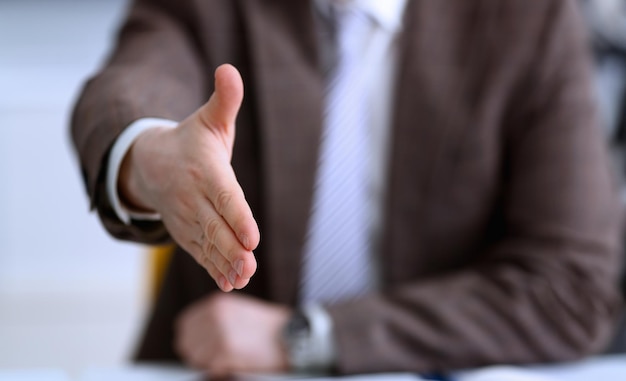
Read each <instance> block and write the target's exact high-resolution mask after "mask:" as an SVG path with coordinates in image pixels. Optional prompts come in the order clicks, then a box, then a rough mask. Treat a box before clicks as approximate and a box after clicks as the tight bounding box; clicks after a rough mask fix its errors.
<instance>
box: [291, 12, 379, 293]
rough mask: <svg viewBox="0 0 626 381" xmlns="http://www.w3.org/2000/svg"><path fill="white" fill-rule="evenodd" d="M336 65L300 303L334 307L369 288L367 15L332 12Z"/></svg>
mask: <svg viewBox="0 0 626 381" xmlns="http://www.w3.org/2000/svg"><path fill="white" fill-rule="evenodd" d="M335 11H336V12H335V15H336V18H335V19H336V21H337V24H336V27H337V28H336V43H337V60H336V64H335V66H334V68H333V70H332V72H331V73H330V74H329V75H328V76H327V86H326V94H325V96H326V98H325V99H326V103H325V111H324V128H323V132H322V137H321V141H320V152H319V158H318V168H317V176H316V181H315V189H314V195H313V203H312V210H311V217H310V220H309V228H308V234H307V238H306V242H305V248H304V256H303V269H302V274H303V276H302V284H301V292H302V294H301V297H302V301H303V302H305V303H309V302H315V303H328V304H332V303H336V302H339V301H341V300H346V299H351V298H355V297H358V296H359V295H362V294H364V293H366V292H368V291H370V290H371V289H372V285H371V280H372V276H373V273H372V272H373V268H372V267H373V266H372V258H371V251H372V250H371V246H372V243H371V240H370V233H371V232H370V216H369V207H368V205H369V201H370V200H369V197H370V196H369V195H368V176H369V168H370V166H369V164H370V163H369V157H368V148H369V144H370V133H369V131H368V128H367V120H368V118H369V115H368V109H367V104H366V98H365V93H366V78H365V77H364V74H363V73H364V71H363V70H362V69H363V68H362V65H360V60H361V59H362V57H363V54H364V48H365V47H364V46H359V44H358V41H362V38H361V39H359V37H362V36H363V35H364V34H365V33H368V31H369V30H370V29H369V28H371V27H372V24H371V21H370V20H369V19H368V17H367V15H365V14H364V13H362V12H359V11H358V10H355V9H353V8H336V9H335Z"/></svg>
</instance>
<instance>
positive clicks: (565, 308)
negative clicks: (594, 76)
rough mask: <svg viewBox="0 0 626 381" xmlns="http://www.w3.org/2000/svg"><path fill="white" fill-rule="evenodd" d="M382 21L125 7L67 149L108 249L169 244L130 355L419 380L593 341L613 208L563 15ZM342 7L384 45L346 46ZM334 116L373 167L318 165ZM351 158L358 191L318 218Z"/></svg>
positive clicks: (455, 4)
mask: <svg viewBox="0 0 626 381" xmlns="http://www.w3.org/2000/svg"><path fill="white" fill-rule="evenodd" d="M385 3H387V2H385ZM389 3H390V4H393V5H390V6H389V7H390V9H395V11H391V12H388V11H387V9H386V8H385V7H384V6H383V7H382V8H381V4H382V2H375V1H357V0H355V1H336V2H333V1H324V0H320V1H298V2H296V1H288V0H265V1H232V0H228V1H227V0H222V1H217V0H216V1H207V2H192V1H176V2H174V1H165V0H161V1H159V0H152V1H149V0H138V1H135V2H134V3H133V6H132V8H131V10H130V13H129V16H128V20H127V22H126V24H125V26H124V28H123V29H122V32H121V34H120V38H119V42H118V46H117V47H116V49H115V51H114V53H113V55H112V57H111V59H110V60H109V62H108V63H107V64H106V66H105V67H104V68H103V70H102V71H101V72H100V73H99V74H98V75H97V76H96V77H94V79H92V80H91V81H90V82H89V83H88V84H87V86H86V88H85V90H84V92H83V95H82V97H81V99H80V101H79V102H78V105H77V107H76V111H75V114H74V118H73V122H72V131H73V138H74V142H75V144H76V147H77V150H78V153H79V156H80V159H81V164H82V169H83V174H84V177H85V182H86V185H87V189H88V192H89V194H90V196H91V200H92V205H93V206H94V207H96V208H97V210H98V212H99V214H100V216H101V217H102V221H103V222H104V224H105V226H106V227H107V229H108V230H109V231H110V232H111V233H112V234H113V235H114V236H116V237H119V238H122V239H129V240H134V241H138V242H146V243H159V242H165V241H167V240H169V239H173V240H174V241H175V242H176V243H178V244H179V248H178V249H177V252H176V254H175V256H174V259H173V260H172V263H171V265H170V268H169V272H168V275H167V279H166V280H165V284H164V286H163V289H162V291H161V295H160V297H159V300H158V302H157V303H156V306H155V308H154V311H153V313H152V317H151V319H150V322H149V324H148V327H147V330H146V333H145V336H144V339H143V341H142V344H141V346H140V349H139V352H138V356H137V357H138V359H140V360H168V359H181V360H183V361H184V362H185V363H187V364H189V365H192V366H196V367H201V368H204V369H207V370H209V371H210V372H212V373H213V374H217V375H222V374H229V373H232V372H237V371H272V372H275V371H284V370H287V369H294V370H300V369H323V370H335V371H337V372H339V373H364V372H379V371H399V370H405V371H415V372H431V371H445V370H450V369H457V368H467V367H475V366H480V365H485V364H493V363H528V362H543V361H557V360H566V359H574V358H578V357H580V356H582V355H585V354H587V353H590V352H593V351H595V350H599V349H601V348H602V346H603V345H604V344H605V343H606V341H607V340H608V338H609V336H610V333H611V326H612V322H613V320H614V317H615V315H616V311H617V306H618V297H617V292H616V290H615V279H616V277H617V271H618V268H619V266H618V264H617V262H618V261H617V253H618V250H617V242H618V235H619V231H618V226H617V220H618V213H619V208H618V204H617V203H616V198H615V194H614V192H613V189H612V184H611V179H610V175H609V171H608V168H607V163H606V157H605V156H606V153H605V151H604V147H603V145H602V144H601V137H600V134H599V131H598V128H597V127H596V124H595V111H594V107H593V102H592V100H591V98H592V97H591V91H590V83H589V63H588V57H587V52H586V50H585V47H584V46H585V45H584V41H583V37H582V35H581V34H582V33H581V29H582V28H581V24H580V22H579V20H578V17H577V15H576V12H575V4H574V3H573V2H572V1H560V0H553V1H542V2H528V1H522V0H519V1H507V2H500V1H496V0H493V1H489V0H474V1H463V2H460V1H452V0H450V1H436V2H435V1H418V0H414V1H407V2H406V3H405V2H403V1H398V2H395V1H391V2H389ZM354 7H356V8H358V9H359V11H360V12H365V13H366V14H367V17H366V18H367V19H370V20H375V23H376V24H377V25H378V27H379V29H385V30H387V33H383V34H382V36H384V37H380V38H379V37H378V36H379V34H372V35H371V36H373V37H372V38H371V39H370V34H369V33H370V30H369V29H361V32H353V33H350V35H351V36H352V37H354V36H356V40H350V39H349V38H348V37H346V39H345V40H344V38H343V37H341V36H343V34H342V31H343V30H345V28H344V26H345V25H347V24H348V23H349V22H347V21H345V22H344V21H341V22H336V20H338V19H341V17H337V14H343V13H344V11H346V10H351V9H353V8H354ZM394 15H395V18H394ZM342 20H343V19H342ZM355 30H358V29H355ZM366 31H367V32H366ZM359 36H361V37H365V38H361V39H359V38H358V37H359ZM352 37H350V38H352ZM345 41H353V43H346V44H344V42H345ZM354 41H356V42H354ZM373 41H382V42H380V43H378V42H377V43H376V44H374V43H373ZM360 43H362V44H363V46H366V48H364V49H365V50H366V51H368V52H369V51H370V46H373V45H376V46H378V47H379V48H380V50H377V52H378V54H372V56H370V55H369V54H366V55H361V56H359V55H358V53H356V54H357V57H359V58H358V59H352V64H353V65H352V66H344V65H346V62H349V61H350V59H349V57H351V56H350V55H349V54H344V53H343V51H344V49H349V47H350V46H351V45H358V44H360ZM336 47H338V48H337V49H335V48H336ZM373 57H374V58H373ZM362 60H365V61H362ZM370 60H372V61H370ZM224 62H230V63H231V64H232V65H233V66H230V65H226V66H221V65H222V64H223V63H224ZM215 68H217V70H216V71H215V78H214V80H213V78H211V75H210V74H211V72H213V70H214V69H215ZM368 69H369V70H370V71H369V72H368ZM337 73H341V74H342V75H341V76H339V75H337ZM355 73H356V74H355ZM363 73H365V74H363ZM346 76H347V77H348V78H354V79H353V81H348V82H342V79H341V78H342V77H346ZM352 76H354V77H352ZM244 86H245V88H246V95H245V97H244V96H243V88H244ZM354 90H358V91H354ZM351 91H352V92H351ZM210 94H212V95H211V98H210V100H209V102H208V103H206V104H204V105H203V102H204V100H205V99H206V98H207V97H208V96H209V95H210ZM347 94H350V95H349V96H348V95H347ZM361 98H363V99H361ZM242 99H243V103H241V102H242ZM359 99H361V101H358V100H359ZM355 100H356V101H355ZM337 105H340V106H337ZM381 105H382V106H381ZM384 105H389V107H388V108H387V109H386V108H385V106H384ZM378 107H381V108H380V109H379V108H378ZM354 110H358V111H354ZM344 112H345V115H347V116H345V118H347V120H350V122H349V123H347V122H346V125H350V126H351V127H350V128H352V127H355V129H358V128H360V127H358V126H361V125H362V126H365V127H367V128H366V129H365V130H364V131H366V134H365V136H366V138H364V139H361V140H363V141H365V142H366V143H367V144H371V149H370V150H367V149H365V156H364V157H362V158H361V161H362V162H367V163H369V164H367V165H359V160H354V158H353V157H351V156H349V155H351V154H352V153H353V152H357V151H358V152H361V151H363V148H362V146H361V145H359V144H357V142H359V141H360V140H359V138H358V136H360V135H358V134H357V135H358V136H357V137H356V138H354V139H353V140H350V142H351V143H350V144H351V146H350V147H353V148H351V149H334V150H333V149H331V148H329V147H332V145H331V144H330V143H329V141H333V139H334V137H335V136H338V135H337V131H339V133H340V134H341V133H343V132H345V134H346V135H348V134H349V133H348V132H346V131H347V129H345V130H344V129H342V128H343V127H342V123H338V122H337V121H342V120H344V119H342V118H344ZM362 115H368V117H367V118H365V119H359V117H360V116H362ZM146 118H152V119H146ZM154 118H157V119H154ZM235 122H236V124H237V132H236V139H235ZM172 127H175V128H172ZM350 131H352V130H350ZM359 131H361V130H359ZM386 141H388V144H387V143H385V142H386ZM387 145H388V149H387ZM340 147H342V146H340ZM337 152H339V153H341V154H342V155H343V154H344V153H345V154H346V158H345V159H344V158H343V156H342V158H341V159H334V160H333V159H329V158H332V157H333V154H337ZM368 154H369V155H370V156H372V157H375V159H372V158H370V157H367V155H368ZM348 157H350V158H348ZM327 162H332V165H329V166H328V167H327ZM345 162H351V163H354V166H353V167H350V168H352V169H351V170H353V171H354V172H358V173H359V174H363V173H365V175H367V176H365V177H366V178H365V180H366V183H365V184H366V187H365V189H366V191H365V192H361V190H360V189H361V188H359V187H358V186H356V187H354V188H353V190H355V192H356V193H350V192H348V193H346V194H347V195H348V197H345V198H341V202H336V203H335V204H327V202H328V201H327V198H325V197H322V196H320V195H322V194H324V191H323V189H325V187H326V186H327V185H326V184H328V182H327V181H325V179H326V175H328V176H330V175H332V174H333V173H334V172H333V171H334V170H335V169H334V168H340V167H341V166H342V164H344V163H345ZM337 170H339V169H337ZM345 173H346V175H344V176H340V177H339V179H337V180H336V181H335V183H342V184H343V183H349V182H351V181H352V180H353V179H352V177H353V176H352V175H351V172H350V171H347V172H345ZM357 177H358V176H357ZM107 187H108V189H107ZM335 189H340V190H335ZM336 192H338V193H341V192H344V188H342V187H339V188H331V191H329V192H328V193H329V194H330V195H331V196H332V195H334V194H335V193H336ZM341 194H344V193H341ZM353 194H358V196H359V197H361V196H363V197H364V198H363V199H364V200H366V201H365V202H363V203H362V204H361V206H360V207H359V205H357V206H356V207H354V206H348V209H349V210H350V212H349V213H348V212H346V213H343V212H342V213H337V214H335V215H333V213H332V212H333V210H335V209H334V208H344V206H346V205H352V204H354V203H353V202H352V201H353V200H351V198H352V197H351V195H353ZM355 197H356V196H355ZM331 198H332V197H331ZM331 201H332V200H331ZM327 205H332V207H327ZM350 208H352V209H350ZM324 210H326V213H327V214H324V212H323V211H324ZM363 210H365V212H363ZM358 213H365V214H363V215H361V217H360V218H357V219H355V220H352V222H350V223H339V224H333V222H336V220H338V221H347V220H343V219H342V218H344V217H346V216H347V217H346V218H349V217H351V216H353V215H358ZM320 216H325V217H320ZM361 222H365V223H367V226H365V227H364V228H363V229H361V228H354V229H353V231H354V233H349V234H348V233H341V234H339V239H336V238H337V237H335V236H336V234H335V236H333V234H332V233H334V232H336V231H341V232H343V231H344V230H343V229H344V228H346V227H347V228H353V227H356V226H358V225H359V224H360V223H361ZM329 226H331V227H329ZM323 231H326V233H324V234H322V233H320V232H323ZM363 231H366V232H369V233H368V234H365V235H363ZM259 232H261V234H262V237H263V239H262V240H261V241H260V233H259ZM355 236H356V238H357V239H353V238H355ZM331 238H332V239H331ZM259 242H261V243H259ZM320 242H321V244H320ZM328 242H330V243H329V245H331V246H333V245H335V246H333V249H332V250H335V251H332V250H330V249H329V250H326V249H325V246H324V244H326V243H328ZM346 242H350V244H349V245H347V246H345V245H344V246H341V245H342V244H345V243H346ZM364 242H365V244H364ZM337 247H339V248H341V249H339V250H336V249H337ZM320 248H324V249H320ZM253 250H254V252H253ZM184 251H186V252H187V253H185V252H184ZM329 252H332V253H333V255H327V254H328V253H329ZM369 253H371V254H372V256H371V257H370V255H369ZM320 258H321V260H320ZM345 258H349V259H350V260H351V261H352V260H354V262H350V263H358V265H353V264H350V265H343V264H342V265H339V264H340V263H342V262H341V261H342V260H343V259H345ZM316 261H317V262H316ZM320 262H321V263H320ZM327 263H332V266H327V267H326V268H324V265H326V264H327ZM318 267H322V268H324V271H321V275H320V274H318V273H316V272H315V269H316V268H318ZM357 268H358V269H359V271H355V270H356V269H357ZM361 269H362V270H363V271H360V270H361ZM333 271H336V272H337V274H336V275H333V276H332V277H330V278H328V281H320V279H324V278H323V276H324V275H328V274H330V273H332V272H333ZM207 272H208V274H207ZM310 279H314V280H316V281H310ZM346 280H348V281H349V282H345V281H346ZM353 280H354V282H352V281H353ZM354 284H357V285H358V287H355V286H353V285H354ZM218 289H221V290H222V291H227V292H228V291H231V290H233V289H241V290H242V291H241V292H238V293H234V294H233V293H231V294H224V293H221V292H219V290H218ZM320 289H324V292H323V293H322V294H319V292H320ZM346 289H349V291H350V292H349V293H347V295H345V296H343V297H341V298H338V299H337V300H334V299H333V298H334V296H336V295H339V294H343V293H344V291H346ZM318 295H323V296H318ZM298 306H300V307H303V308H301V309H300V308H296V307H298Z"/></svg>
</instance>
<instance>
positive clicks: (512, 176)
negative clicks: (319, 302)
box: [328, 0, 621, 373]
mask: <svg viewBox="0 0 626 381" xmlns="http://www.w3.org/2000/svg"><path fill="white" fill-rule="evenodd" d="M547 4H550V6H546V7H545V8H547V14H546V16H545V22H544V23H543V29H542V31H541V32H540V33H539V34H540V38H539V39H538V44H537V45H536V52H535V53H536V54H535V55H534V57H532V58H531V59H530V61H529V65H528V66H527V69H528V70H527V72H525V74H524V77H526V79H527V80H526V81H523V82H524V84H523V85H520V86H521V88H520V89H519V91H517V92H516V93H517V95H516V96H515V97H514V98H515V105H514V107H512V110H514V111H512V112H510V113H509V114H510V115H508V116H507V118H506V119H507V120H506V123H505V124H506V126H504V127H503V128H504V129H505V130H506V135H507V138H506V139H507V143H506V155H505V156H506V159H505V160H506V163H505V168H506V175H505V185H504V191H503V192H504V194H503V197H502V201H501V205H499V209H500V210H502V214H503V217H502V218H503V229H504V233H503V234H502V236H501V238H500V239H499V240H498V241H497V242H495V243H493V244H492V245H490V246H489V247H487V248H486V250H485V252H483V253H482V254H481V255H480V259H479V260H478V261H477V262H474V263H473V264H472V265H470V266H467V267H465V268H463V269H462V270H458V271H455V272H453V273H448V274H446V275H444V276H440V277H432V278H430V279H421V280H416V281H415V282H413V283H411V284H403V285H400V286H398V287H394V288H392V289H386V290H384V291H383V292H381V293H379V294H376V295H372V296H369V297H366V298H364V299H360V300H357V301H354V302H350V303H346V304H341V305H336V306H330V307H328V311H329V313H330V314H331V316H332V318H333V321H334V325H335V337H336V345H337V349H338V363H337V369H338V371H339V372H341V373H363V372H379V371H398V370H402V371H413V372H431V371H449V370H453V369H462V368H469V367H478V366H483V365H488V364H501V363H506V364H522V363H538V362H539V363H541V362H549V361H562V360H572V359H577V358H580V357H581V356H584V355H586V354H589V353H593V352H594V351H598V350H600V349H602V346H603V345H605V344H606V343H607V341H608V339H609V338H610V335H611V333H612V326H613V322H614V319H615V318H616V315H617V312H618V306H619V297H618V294H617V287H616V284H617V280H616V278H617V276H618V271H619V267H620V266H619V263H618V262H619V260H618V256H619V254H618V252H619V249H618V242H619V220H620V214H621V213H620V205H619V203H618V200H617V196H616V192H615V190H614V184H613V178H612V175H611V171H610V169H609V164H608V159H607V154H606V149H605V145H604V144H603V140H602V137H601V133H600V128H599V127H598V126H597V122H596V120H595V110H594V105H593V103H594V102H593V100H592V90H591V88H592V86H591V81H590V70H589V69H590V67H589V57H588V52H587V49H586V46H585V45H584V43H583V41H584V38H582V35H581V32H582V29H583V28H582V26H581V24H580V20H579V17H578V15H577V14H576V9H575V3H574V2H573V1H560V0H559V1H551V2H547ZM498 202H500V201H498Z"/></svg>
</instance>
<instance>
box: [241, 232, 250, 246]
mask: <svg viewBox="0 0 626 381" xmlns="http://www.w3.org/2000/svg"><path fill="white" fill-rule="evenodd" d="M241 243H242V244H243V247H245V248H246V250H249V249H250V238H248V236H247V235H245V234H242V235H241Z"/></svg>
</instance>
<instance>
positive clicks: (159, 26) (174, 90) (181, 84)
mask: <svg viewBox="0 0 626 381" xmlns="http://www.w3.org/2000/svg"><path fill="white" fill-rule="evenodd" d="M187 3H188V2H187V1H180V2H176V3H175V2H171V1H169V2H168V1H158V0H136V1H134V2H133V3H132V5H131V6H130V8H129V11H128V16H127V19H126V20H125V22H124V24H123V26H122V28H121V30H120V32H119V35H118V41H117V45H116V47H115V49H114V51H113V52H112V54H111V56H110V58H109V60H108V62H107V63H106V64H105V65H104V67H103V68H102V69H101V71H100V72H99V73H98V74H96V75H95V76H94V77H93V78H91V79H90V80H89V81H88V82H87V84H86V85H85V86H84V88H83V90H82V94H81V96H80V98H79V100H78V102H77V104H76V106H75V109H74V113H73V117H72V122H71V136H72V140H73V143H74V145H75V148H76V152H77V155H78V157H79V160H80V167H81V171H82V175H83V178H84V182H85V186H86V189H87V193H88V195H89V198H90V200H91V207H92V208H95V209H97V211H98V213H99V215H100V217H101V220H102V222H103V224H104V226H105V227H106V228H107V230H108V231H109V232H110V233H111V234H112V235H113V236H115V237H117V238H121V239H127V240H133V241H138V242H145V243H161V242H164V241H167V240H169V236H168V234H167V232H166V230H165V228H164V226H163V224H162V223H160V222H152V221H134V222H133V223H132V224H130V225H126V224H124V223H123V222H122V221H120V220H119V219H118V218H117V216H116V214H115V212H114V211H113V209H112V207H111V204H110V202H109V200H108V198H107V195H106V184H105V183H106V165H107V161H108V160H107V159H108V155H109V152H110V149H111V147H112V145H113V143H114V142H115V140H116V138H117V137H118V136H119V135H120V133H121V132H122V131H123V130H124V129H125V128H126V127H128V126H129V125H130V124H131V123H132V122H134V121H136V120H137V119H140V118H143V117H157V118H163V119H170V120H182V119H184V118H185V117H186V116H187V115H189V114H191V113H192V112H193V111H194V110H195V109H196V108H198V107H199V106H200V105H201V104H202V103H203V101H204V99H205V97H206V94H205V92H206V89H205V88H204V85H205V83H206V81H205V73H204V71H203V68H202V66H203V65H202V62H201V60H200V58H199V54H198V49H197V41H195V40H194V34H193V32H192V30H191V29H189V26H188V25H191V23H190V22H188V21H189V20H188V19H186V18H189V17H193V16H192V15H193V12H191V11H190V10H189V9H187V6H188V5H187Z"/></svg>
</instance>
